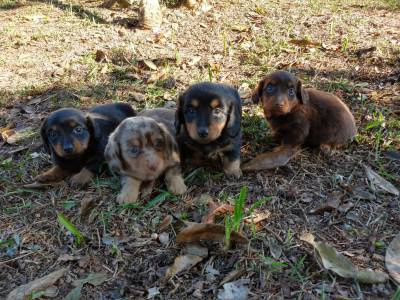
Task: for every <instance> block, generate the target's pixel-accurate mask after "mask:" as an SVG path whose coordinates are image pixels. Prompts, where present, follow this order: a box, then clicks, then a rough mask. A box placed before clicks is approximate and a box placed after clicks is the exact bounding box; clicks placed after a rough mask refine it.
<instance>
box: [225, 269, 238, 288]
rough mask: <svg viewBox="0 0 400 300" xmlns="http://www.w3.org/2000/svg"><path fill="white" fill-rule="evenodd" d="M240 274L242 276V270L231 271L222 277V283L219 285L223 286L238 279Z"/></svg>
mask: <svg viewBox="0 0 400 300" xmlns="http://www.w3.org/2000/svg"><path fill="white" fill-rule="evenodd" d="M242 274H243V270H240V269H238V270H232V271H230V272H229V273H228V274H227V275H226V276H225V277H224V279H222V281H221V282H220V285H224V284H225V283H227V282H229V281H232V280H234V279H236V278H238V277H239V276H240V275H242Z"/></svg>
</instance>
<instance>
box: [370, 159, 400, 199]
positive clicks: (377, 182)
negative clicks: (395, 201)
mask: <svg viewBox="0 0 400 300" xmlns="http://www.w3.org/2000/svg"><path fill="white" fill-rule="evenodd" d="M364 170H365V173H366V174H367V177H368V180H369V182H370V183H371V186H372V188H373V189H374V187H375V186H378V187H379V188H381V189H382V190H384V191H386V192H388V193H390V194H393V195H395V196H399V195H400V192H399V190H398V189H397V188H396V187H395V186H394V185H393V184H391V183H390V182H389V181H387V180H386V179H384V178H383V177H382V176H380V175H378V174H377V173H375V172H374V171H372V169H371V168H370V167H368V166H367V165H364Z"/></svg>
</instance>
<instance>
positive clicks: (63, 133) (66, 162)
mask: <svg viewBox="0 0 400 300" xmlns="http://www.w3.org/2000/svg"><path fill="white" fill-rule="evenodd" d="M135 114H136V113H135V111H134V110H133V109H132V107H131V106H130V105H128V104H124V103H115V104H106V105H99V106H96V107H94V108H92V109H91V110H89V111H88V113H84V112H82V111H80V110H77V109H75V108H62V109H59V110H57V111H55V112H53V113H52V114H51V115H50V116H48V117H47V118H46V119H45V120H44V122H43V124H42V127H41V129H40V134H41V137H42V140H43V145H44V148H45V150H46V151H47V152H48V153H49V154H50V155H51V158H52V160H53V162H54V167H52V168H51V169H50V170H48V171H46V172H44V173H42V174H40V175H39V176H37V177H36V181H37V182H40V183H48V182H56V181H60V180H63V179H65V178H66V177H68V176H71V175H73V176H72V177H71V184H72V185H84V184H86V183H88V182H89V181H90V180H91V179H92V178H93V176H94V175H95V174H98V173H99V172H100V169H101V165H102V164H103V162H104V155H103V152H104V148H105V146H106V144H107V140H108V136H109V134H110V133H111V132H112V131H113V130H114V129H115V128H116V127H117V126H118V124H119V123H120V122H121V121H122V120H123V119H125V118H127V117H131V116H134V115H135Z"/></svg>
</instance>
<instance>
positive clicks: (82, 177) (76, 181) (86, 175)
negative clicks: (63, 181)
mask: <svg viewBox="0 0 400 300" xmlns="http://www.w3.org/2000/svg"><path fill="white" fill-rule="evenodd" d="M94 175H95V174H94V173H93V172H91V171H90V170H88V169H86V168H83V169H82V170H81V171H80V172H79V173H78V174H75V175H74V176H72V177H71V179H70V183H71V184H72V185H73V186H79V185H85V184H88V183H89V182H90V181H91V180H92V179H93V177H94Z"/></svg>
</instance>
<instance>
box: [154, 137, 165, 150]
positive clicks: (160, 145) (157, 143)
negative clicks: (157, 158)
mask: <svg viewBox="0 0 400 300" xmlns="http://www.w3.org/2000/svg"><path fill="white" fill-rule="evenodd" d="M163 146H164V142H163V140H162V139H157V140H156V141H155V143H154V148H156V149H162V148H163Z"/></svg>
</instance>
